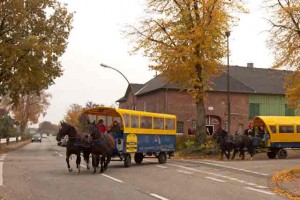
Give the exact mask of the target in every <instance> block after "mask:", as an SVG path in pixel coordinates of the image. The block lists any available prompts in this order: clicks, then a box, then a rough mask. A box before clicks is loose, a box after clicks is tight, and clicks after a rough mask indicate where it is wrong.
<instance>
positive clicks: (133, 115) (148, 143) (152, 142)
mask: <svg viewBox="0 0 300 200" xmlns="http://www.w3.org/2000/svg"><path fill="white" fill-rule="evenodd" d="M84 114H85V115H86V116H87V118H88V120H89V121H90V122H91V123H92V122H98V120H100V119H102V120H103V121H104V124H105V125H106V126H109V125H110V124H111V123H112V122H113V121H115V120H116V121H118V122H119V123H120V124H121V126H122V131H121V132H119V133H115V134H114V137H115V139H116V147H115V151H114V157H119V158H120V160H121V161H124V166H125V167H129V166H130V165H131V154H134V160H135V162H136V163H141V162H142V161H143V158H144V157H146V156H147V157H148V156H152V157H153V156H154V157H156V158H158V162H159V163H161V164H164V163H165V162H166V161H167V155H169V156H172V155H174V151H175V147H176V116H175V115H170V114H163V113H153V112H143V111H136V110H127V109H118V108H110V107H94V108H90V109H86V110H84Z"/></svg>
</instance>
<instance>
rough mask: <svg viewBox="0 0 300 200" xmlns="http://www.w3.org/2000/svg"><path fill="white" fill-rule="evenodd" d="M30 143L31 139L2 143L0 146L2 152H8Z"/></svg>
mask: <svg viewBox="0 0 300 200" xmlns="http://www.w3.org/2000/svg"><path fill="white" fill-rule="evenodd" d="M28 143H30V140H25V141H19V142H12V143H10V144H9V145H6V144H1V146H0V154H4V153H8V152H10V151H14V150H16V149H19V148H21V147H22V146H24V145H26V144H28Z"/></svg>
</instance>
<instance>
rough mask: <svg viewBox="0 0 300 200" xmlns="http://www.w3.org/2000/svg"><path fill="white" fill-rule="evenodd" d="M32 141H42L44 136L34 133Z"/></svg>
mask: <svg viewBox="0 0 300 200" xmlns="http://www.w3.org/2000/svg"><path fill="white" fill-rule="evenodd" d="M31 142H42V137H41V135H40V134H34V135H33V136H32V138H31Z"/></svg>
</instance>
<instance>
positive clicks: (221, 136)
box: [212, 129, 234, 160]
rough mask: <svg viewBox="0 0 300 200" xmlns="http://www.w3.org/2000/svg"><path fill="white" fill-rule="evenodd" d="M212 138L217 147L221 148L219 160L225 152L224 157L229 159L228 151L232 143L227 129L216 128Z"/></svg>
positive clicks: (230, 149)
mask: <svg viewBox="0 0 300 200" xmlns="http://www.w3.org/2000/svg"><path fill="white" fill-rule="evenodd" d="M212 138H213V139H214V140H216V142H217V144H218V145H219V148H220V149H221V156H220V160H222V159H223V157H224V154H225V156H226V158H227V159H228V160H229V158H230V152H231V151H232V150H233V149H234V145H233V143H232V142H231V141H230V138H229V136H228V133H227V131H225V130H223V129H218V130H217V131H216V132H215V133H214V134H213V137H212Z"/></svg>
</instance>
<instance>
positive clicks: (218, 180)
mask: <svg viewBox="0 0 300 200" xmlns="http://www.w3.org/2000/svg"><path fill="white" fill-rule="evenodd" d="M205 178H207V179H210V180H213V181H217V182H221V183H225V182H226V181H224V180H221V179H217V178H213V177H209V176H207V177H205Z"/></svg>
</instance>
